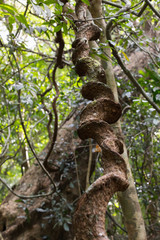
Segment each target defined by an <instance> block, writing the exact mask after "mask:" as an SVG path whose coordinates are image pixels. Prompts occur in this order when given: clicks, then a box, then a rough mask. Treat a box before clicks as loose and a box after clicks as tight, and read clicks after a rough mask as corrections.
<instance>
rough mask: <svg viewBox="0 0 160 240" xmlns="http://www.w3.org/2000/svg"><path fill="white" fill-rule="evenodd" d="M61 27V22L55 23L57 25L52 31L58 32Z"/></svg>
mask: <svg viewBox="0 0 160 240" xmlns="http://www.w3.org/2000/svg"><path fill="white" fill-rule="evenodd" d="M61 28H62V25H61V24H59V25H57V26H56V27H55V28H54V32H58V31H59V30H61Z"/></svg>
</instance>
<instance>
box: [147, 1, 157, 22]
mask: <svg viewBox="0 0 160 240" xmlns="http://www.w3.org/2000/svg"><path fill="white" fill-rule="evenodd" d="M145 2H146V3H147V4H148V6H149V7H150V8H151V9H152V11H153V12H154V13H155V14H156V16H157V17H159V18H160V14H159V12H157V10H156V9H155V8H154V7H153V5H152V4H151V3H150V1H149V0H145Z"/></svg>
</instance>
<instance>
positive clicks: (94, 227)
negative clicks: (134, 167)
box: [72, 0, 128, 240]
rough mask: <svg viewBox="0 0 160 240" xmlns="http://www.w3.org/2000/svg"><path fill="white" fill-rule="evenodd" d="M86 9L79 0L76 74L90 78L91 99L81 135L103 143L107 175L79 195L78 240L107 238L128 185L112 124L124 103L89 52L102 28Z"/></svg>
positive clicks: (88, 96)
mask: <svg viewBox="0 0 160 240" xmlns="http://www.w3.org/2000/svg"><path fill="white" fill-rule="evenodd" d="M91 1H92V0H90V2H91ZM87 9H88V6H87V4H85V3H84V2H82V1H80V0H78V1H77V3H76V16H77V20H75V25H76V39H75V41H74V42H73V45H72V46H73V48H74V51H73V56H72V60H73V63H74V64H75V69H76V72H77V74H78V75H79V76H87V78H89V79H90V81H89V82H88V83H86V84H85V85H84V86H83V87H82V90H81V93H82V96H83V97H84V98H85V99H88V100H92V102H91V103H89V104H88V105H87V106H86V107H85V108H84V109H83V111H82V112H81V115H80V125H79V128H78V135H79V137H80V138H81V139H83V140H84V139H88V138H92V139H95V140H96V142H97V143H98V144H99V146H100V147H101V149H102V167H103V169H104V175H103V176H102V177H100V178H98V179H97V180H96V181H95V182H94V183H93V184H92V185H91V186H90V187H89V188H88V189H87V191H86V192H85V193H84V194H83V195H82V197H81V198H80V200H79V202H78V206H77V209H76V211H75V214H74V230H75V238H76V240H93V239H94V240H107V239H108V237H107V235H106V231H105V215H106V208H107V204H108V202H109V200H110V199H111V197H112V196H113V194H114V193H115V192H117V191H124V190H126V189H127V187H128V181H127V168H126V164H125V161H124V159H123V158H122V157H121V154H122V153H123V143H122V142H121V141H120V140H119V139H118V137H117V136H116V134H115V133H114V131H113V129H112V127H111V126H110V124H113V123H115V122H116V121H117V120H118V119H119V118H120V117H121V106H120V104H119V103H116V102H115V100H114V95H113V93H112V91H111V89H110V88H109V87H108V86H107V85H106V84H105V83H106V82H107V81H106V75H105V70H104V69H103V68H102V66H101V64H100V63H99V62H98V61H97V60H95V59H93V58H91V57H90V56H89V51H90V49H89V41H93V40H97V39H98V38H99V37H100V33H101V31H100V29H99V27H98V26H97V25H95V24H94V23H93V22H87V20H86V15H87Z"/></svg>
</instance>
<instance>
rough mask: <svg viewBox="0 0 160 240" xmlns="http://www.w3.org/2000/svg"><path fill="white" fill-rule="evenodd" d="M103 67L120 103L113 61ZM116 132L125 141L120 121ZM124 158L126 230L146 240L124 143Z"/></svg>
mask: <svg viewBox="0 0 160 240" xmlns="http://www.w3.org/2000/svg"><path fill="white" fill-rule="evenodd" d="M101 3H102V1H101V0H93V1H92V5H91V7H90V9H91V13H92V16H93V18H100V17H102V8H101ZM96 23H97V24H98V25H99V26H100V27H101V28H103V34H102V37H101V42H102V43H106V37H105V29H106V24H105V21H104V20H103V19H101V20H96ZM106 54H107V56H111V54H110V49H109V48H108V49H107V51H106ZM102 65H103V67H104V68H105V67H106V68H105V70H106V76H107V85H108V86H109V87H110V88H111V89H112V92H113V94H114V97H115V99H116V100H117V102H119V100H118V92H117V87H116V82H115V78H114V71H113V68H112V63H111V61H108V62H107V63H106V62H104V61H102ZM115 130H116V132H117V133H119V135H120V136H121V138H122V139H123V136H122V131H121V123H120V121H119V122H118V123H116V124H115ZM123 143H124V142H123ZM122 156H123V158H124V159H125V161H126V164H127V170H128V180H129V187H128V189H127V190H126V191H125V192H121V193H118V198H119V201H120V204H121V206H122V210H123V214H124V219H125V226H126V229H127V232H128V237H129V239H130V240H146V239H147V237H146V230H145V225H144V220H143V217H142V212H141V208H140V204H139V201H138V196H137V192H136V188H135V185H134V179H133V176H132V173H131V167H130V164H129V159H128V155H127V150H126V147H125V143H124V153H123V154H122Z"/></svg>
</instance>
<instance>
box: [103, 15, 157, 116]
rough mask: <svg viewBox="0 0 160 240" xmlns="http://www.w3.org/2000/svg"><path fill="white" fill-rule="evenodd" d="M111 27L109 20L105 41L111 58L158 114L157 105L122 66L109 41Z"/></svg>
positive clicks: (111, 21)
mask: <svg viewBox="0 0 160 240" xmlns="http://www.w3.org/2000/svg"><path fill="white" fill-rule="evenodd" d="M112 25H113V19H111V20H110V21H109V22H108V24H107V26H106V37H107V40H108V42H109V45H110V47H111V49H112V53H113V56H114V57H115V58H116V60H117V62H118V64H119V65H120V67H121V68H122V69H123V71H124V73H125V74H126V75H127V77H128V78H129V79H130V81H131V82H132V83H133V84H134V86H135V87H136V88H137V90H138V91H139V92H140V93H141V94H142V95H143V97H144V98H145V99H146V100H147V101H148V102H149V103H150V104H151V105H152V107H153V108H154V109H155V110H156V111H157V112H158V113H160V108H159V107H158V106H157V104H155V103H154V102H153V101H152V99H151V98H150V97H149V96H148V95H147V93H146V92H145V91H144V89H143V88H142V87H141V86H140V84H139V83H138V82H137V80H136V79H135V78H134V76H133V75H132V74H131V72H130V71H129V70H128V69H127V68H126V66H125V65H124V63H123V62H122V60H121V58H120V56H119V54H118V51H117V49H116V47H115V46H114V45H113V43H112V41H111V40H112V39H111V34H110V31H111V28H112Z"/></svg>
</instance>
